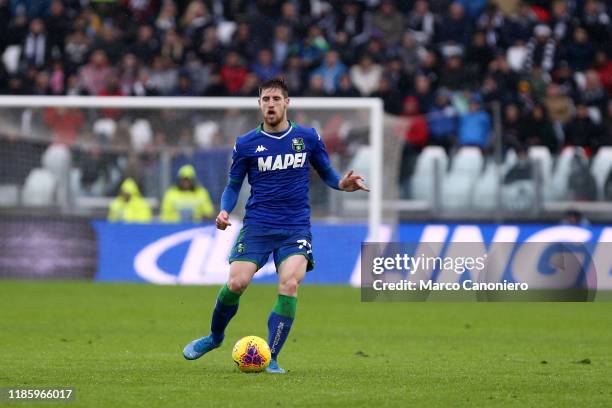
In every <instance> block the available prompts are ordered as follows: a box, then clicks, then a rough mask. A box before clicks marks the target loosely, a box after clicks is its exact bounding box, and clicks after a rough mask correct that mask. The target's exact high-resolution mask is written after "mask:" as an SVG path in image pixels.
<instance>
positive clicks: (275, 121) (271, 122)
mask: <svg viewBox="0 0 612 408" xmlns="http://www.w3.org/2000/svg"><path fill="white" fill-rule="evenodd" d="M284 117H285V109H283V108H276V109H275V110H274V115H268V113H267V112H266V114H265V115H264V122H266V125H268V126H270V127H276V126H278V125H279V124H280V123H281V122H282V121H283V118H284Z"/></svg>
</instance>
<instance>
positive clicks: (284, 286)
mask: <svg viewBox="0 0 612 408" xmlns="http://www.w3.org/2000/svg"><path fill="white" fill-rule="evenodd" d="M298 285H299V283H298V281H297V279H293V278H292V279H287V280H286V281H283V282H281V283H280V285H279V286H280V287H279V292H280V293H281V294H282V295H287V296H295V295H296V294H297V290H298Z"/></svg>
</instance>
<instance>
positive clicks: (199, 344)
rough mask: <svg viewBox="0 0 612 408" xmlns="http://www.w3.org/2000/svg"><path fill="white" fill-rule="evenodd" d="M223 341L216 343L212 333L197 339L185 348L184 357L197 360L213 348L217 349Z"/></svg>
mask: <svg viewBox="0 0 612 408" xmlns="http://www.w3.org/2000/svg"><path fill="white" fill-rule="evenodd" d="M220 345H221V342H219V343H215V341H214V340H213V338H212V335H210V336H206V337H202V338H199V339H195V340H194V341H192V342H191V343H189V344H188V345H186V346H185V348H184V349H183V357H185V359H187V360H195V359H198V358H200V357H202V356H203V355H204V354H206V353H208V352H209V351H211V350H214V349H216V348H217V347H219V346H220Z"/></svg>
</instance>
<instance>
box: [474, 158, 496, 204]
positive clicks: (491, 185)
mask: <svg viewBox="0 0 612 408" xmlns="http://www.w3.org/2000/svg"><path fill="white" fill-rule="evenodd" d="M498 177H499V176H498V167H497V163H495V162H493V161H491V162H489V163H487V166H486V167H485V171H484V173H483V174H482V175H481V176H480V177H479V178H478V183H476V185H475V186H474V194H473V196H472V206H473V207H474V208H479V209H482V210H492V209H494V208H496V207H497V185H498Z"/></svg>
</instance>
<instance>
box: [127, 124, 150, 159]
mask: <svg viewBox="0 0 612 408" xmlns="http://www.w3.org/2000/svg"><path fill="white" fill-rule="evenodd" d="M130 141H131V143H132V147H133V148H134V150H136V151H137V152H141V151H143V150H144V148H145V147H146V146H147V145H149V144H151V142H153V129H151V124H150V123H149V121H148V120H146V119H137V120H136V121H135V122H134V124H133V125H132V126H131V127H130Z"/></svg>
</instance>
